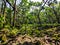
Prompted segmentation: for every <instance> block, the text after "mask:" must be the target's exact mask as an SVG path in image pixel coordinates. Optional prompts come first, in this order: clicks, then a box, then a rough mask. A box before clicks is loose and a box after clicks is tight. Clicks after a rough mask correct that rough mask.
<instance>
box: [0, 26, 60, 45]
mask: <svg viewBox="0 0 60 45" xmlns="http://www.w3.org/2000/svg"><path fill="white" fill-rule="evenodd" d="M41 33H42V35H43V36H42V37H37V36H34V35H33V36H30V35H27V34H25V35H16V36H15V37H14V36H13V37H10V38H8V40H6V41H5V42H4V43H5V44H3V43H2V44H1V43H0V45H60V27H54V28H50V29H47V30H45V31H41ZM4 39H5V37H4Z"/></svg>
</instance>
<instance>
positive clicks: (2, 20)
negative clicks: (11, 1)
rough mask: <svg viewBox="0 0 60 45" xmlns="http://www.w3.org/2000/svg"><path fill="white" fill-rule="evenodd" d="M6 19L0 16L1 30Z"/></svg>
mask: <svg viewBox="0 0 60 45" xmlns="http://www.w3.org/2000/svg"><path fill="white" fill-rule="evenodd" d="M3 24H4V17H3V16H1V15H0V28H3Z"/></svg>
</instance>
